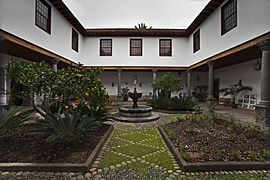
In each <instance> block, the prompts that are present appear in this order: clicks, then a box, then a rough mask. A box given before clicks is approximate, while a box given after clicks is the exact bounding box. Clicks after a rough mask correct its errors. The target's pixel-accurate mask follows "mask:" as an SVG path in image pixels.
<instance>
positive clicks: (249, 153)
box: [248, 151, 261, 161]
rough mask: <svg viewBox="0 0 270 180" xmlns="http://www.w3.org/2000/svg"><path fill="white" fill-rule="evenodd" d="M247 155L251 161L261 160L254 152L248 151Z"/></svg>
mask: <svg viewBox="0 0 270 180" xmlns="http://www.w3.org/2000/svg"><path fill="white" fill-rule="evenodd" d="M248 155H249V158H250V159H251V160H252V161H260V160H261V158H259V156H258V155H257V153H256V152H255V151H249V152H248Z"/></svg>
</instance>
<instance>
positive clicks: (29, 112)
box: [0, 107, 35, 136]
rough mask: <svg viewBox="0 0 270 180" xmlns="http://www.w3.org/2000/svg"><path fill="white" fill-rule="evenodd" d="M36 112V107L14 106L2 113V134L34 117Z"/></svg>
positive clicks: (0, 130)
mask: <svg viewBox="0 0 270 180" xmlns="http://www.w3.org/2000/svg"><path fill="white" fill-rule="evenodd" d="M34 112H35V110H34V109H23V108H21V107H14V108H11V109H9V110H8V111H7V112H4V113H2V114H1V115H0V136H1V135H3V134H5V133H6V132H7V131H9V130H11V129H14V128H17V127H18V126H20V125H21V124H22V123H24V122H26V121H28V120H30V119H32V118H33V116H34Z"/></svg>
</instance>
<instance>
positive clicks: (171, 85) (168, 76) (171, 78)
mask: <svg viewBox="0 0 270 180" xmlns="http://www.w3.org/2000/svg"><path fill="white" fill-rule="evenodd" d="M153 88H155V89H157V90H158V91H160V95H161V96H162V97H164V98H170V97H171V93H172V92H176V91H180V90H182V88H183V85H182V79H181V78H180V77H177V76H175V75H174V74H172V73H165V74H163V75H162V76H161V77H160V78H158V79H156V80H155V82H154V83H153Z"/></svg>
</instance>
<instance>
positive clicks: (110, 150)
mask: <svg viewBox="0 0 270 180" xmlns="http://www.w3.org/2000/svg"><path fill="white" fill-rule="evenodd" d="M153 125H155V123H148V124H136V125H135V124H128V125H127V124H124V123H118V124H116V125H115V130H114V132H113V134H112V135H111V137H110V138H109V140H108V141H107V142H106V144H105V145H104V147H103V148H102V150H101V151H100V153H99V155H98V157H97V158H96V161H95V162H94V164H93V166H92V167H91V168H90V170H89V172H87V173H73V172H63V173H53V172H6V171H5V172H3V171H0V180H2V179H25V180H26V179H27V180H28V179H33V180H36V179H38V180H39V179H48V180H49V179H50V180H58V179H71V180H76V179H78V180H83V179H101V180H104V179H108V180H126V179H127V180H136V179H145V180H147V179H149V180H150V179H151V180H152V179H153V180H154V179H168V180H169V179H267V177H270V171H269V170H268V171H266V170H264V171H228V172H227V171H218V172H183V171H181V169H180V167H179V165H178V164H177V162H176V160H175V159H174V157H173V155H172V154H171V152H170V151H169V149H168V147H167V146H166V145H165V143H164V142H163V140H162V138H161V136H160V134H159V132H158V130H157V129H156V127H155V126H153Z"/></svg>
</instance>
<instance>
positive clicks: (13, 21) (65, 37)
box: [0, 0, 83, 62]
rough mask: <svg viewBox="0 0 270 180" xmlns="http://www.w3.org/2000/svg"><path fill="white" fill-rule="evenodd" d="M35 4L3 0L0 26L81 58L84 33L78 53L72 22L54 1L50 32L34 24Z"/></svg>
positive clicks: (72, 57)
mask: <svg viewBox="0 0 270 180" xmlns="http://www.w3.org/2000/svg"><path fill="white" fill-rule="evenodd" d="M49 4H50V3H49ZM35 6H36V0H0V29H2V30H4V31H7V32H9V33H11V34H13V35H15V36H18V37H20V38H22V39H24V40H26V41H29V42H31V43H33V44H35V45H37V46H40V47H42V48H44V49H46V50H48V51H51V52H54V53H56V54H58V55H60V56H63V57H65V58H67V59H70V60H73V61H74V62H78V61H79V60H80V59H81V54H82V47H83V37H82V36H81V34H79V53H77V52H76V51H74V50H73V49H72V48H71V36H72V28H73V27H72V25H71V24H70V23H69V22H68V21H67V20H66V19H65V18H64V17H63V16H62V15H61V14H60V13H59V12H58V10H57V9H56V8H55V7H54V6H52V5H51V13H52V14H51V34H48V33H47V32H45V31H43V30H42V29H40V28H39V27H37V26H36V25H35Z"/></svg>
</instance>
